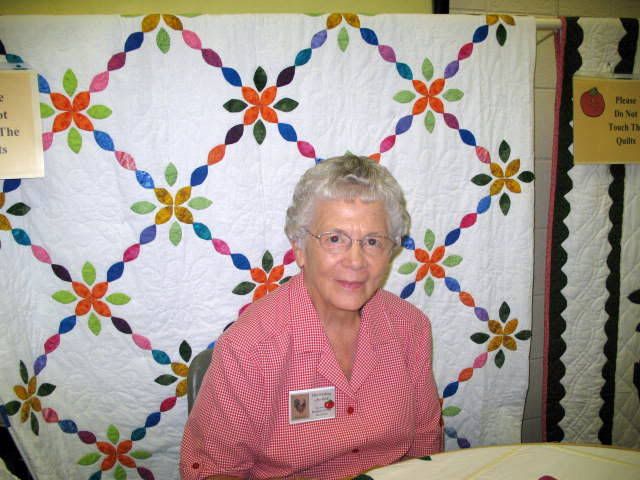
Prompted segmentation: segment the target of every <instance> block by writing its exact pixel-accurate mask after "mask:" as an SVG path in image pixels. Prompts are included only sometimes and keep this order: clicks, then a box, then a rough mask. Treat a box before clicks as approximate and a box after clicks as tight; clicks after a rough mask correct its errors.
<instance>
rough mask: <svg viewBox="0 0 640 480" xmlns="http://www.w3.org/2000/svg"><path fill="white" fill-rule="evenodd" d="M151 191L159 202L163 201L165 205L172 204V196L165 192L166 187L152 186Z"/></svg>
mask: <svg viewBox="0 0 640 480" xmlns="http://www.w3.org/2000/svg"><path fill="white" fill-rule="evenodd" d="M153 191H154V193H155V194H156V198H157V199H158V201H159V202H160V203H163V204H165V205H173V197H172V196H171V194H170V193H169V192H167V189H166V188H154V189H153Z"/></svg>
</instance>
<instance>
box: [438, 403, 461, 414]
mask: <svg viewBox="0 0 640 480" xmlns="http://www.w3.org/2000/svg"><path fill="white" fill-rule="evenodd" d="M461 411H462V409H461V408H460V407H454V406H453V405H451V406H449V407H447V408H445V409H443V410H442V416H443V417H455V416H456V415H458V414H459V413H460V412H461Z"/></svg>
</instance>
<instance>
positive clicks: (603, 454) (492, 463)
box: [358, 443, 640, 480]
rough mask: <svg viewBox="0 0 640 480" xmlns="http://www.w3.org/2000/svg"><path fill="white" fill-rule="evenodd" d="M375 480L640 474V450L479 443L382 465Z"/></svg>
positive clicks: (634, 479)
mask: <svg viewBox="0 0 640 480" xmlns="http://www.w3.org/2000/svg"><path fill="white" fill-rule="evenodd" d="M368 477H369V478H371V479H373V480H407V479H416V480H417V479H421V478H429V479H432V478H443V479H444V478H446V479H460V478H469V479H478V480H483V479H487V480H488V479H491V480H500V479H509V480H513V479H533V480H554V479H555V480H565V479H578V480H589V479H616V480H619V479H629V480H639V479H640V450H631V449H625V448H617V447H607V446H602V445H576V444H570V443H528V444H518V445H503V446H493V447H476V448H469V449H464V450H456V451H452V452H445V453H440V454H437V455H432V456H430V457H426V459H425V460H422V459H412V460H406V461H403V462H398V463H395V464H393V465H388V466H386V467H381V468H376V469H373V470H370V471H368V472H366V474H363V475H362V476H360V477H358V478H359V479H360V480H365V479H367V478H368Z"/></svg>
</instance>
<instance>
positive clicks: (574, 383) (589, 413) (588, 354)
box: [544, 18, 640, 448]
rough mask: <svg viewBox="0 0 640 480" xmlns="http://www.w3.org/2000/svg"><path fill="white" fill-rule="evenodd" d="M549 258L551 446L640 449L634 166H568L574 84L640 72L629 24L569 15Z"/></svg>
mask: <svg viewBox="0 0 640 480" xmlns="http://www.w3.org/2000/svg"><path fill="white" fill-rule="evenodd" d="M558 47H559V48H557V49H556V50H557V52H558V60H559V62H560V65H559V66H560V68H559V72H558V78H559V88H558V92H559V97H558V101H557V102H556V111H557V114H556V146H555V148H554V165H553V170H552V172H553V173H552V184H551V207H550V219H549V222H550V223H549V232H550V235H549V245H548V250H547V252H548V261H547V295H546V329H547V331H548V338H547V339H546V348H545V355H546V358H545V361H546V367H545V383H546V385H545V394H544V395H545V410H546V412H545V415H544V428H545V430H546V439H547V440H549V441H563V440H565V441H569V442H585V443H602V444H606V445H618V446H624V447H633V448H640V305H639V304H640V214H639V212H640V169H639V168H638V167H639V165H622V164H618V165H604V164H603V165H584V164H583V165H574V157H573V131H572V116H573V110H572V109H573V106H572V97H573V98H576V99H577V98H579V96H580V95H581V93H583V92H572V78H573V76H574V75H576V74H580V73H585V72H588V73H589V74H591V75H593V74H597V73H603V74H610V73H617V74H632V73H637V72H639V71H640V61H639V59H638V54H639V53H640V52H639V51H638V20H637V19H596V18H567V19H566V20H565V21H564V22H563V29H562V32H561V35H560V36H559V37H558Z"/></svg>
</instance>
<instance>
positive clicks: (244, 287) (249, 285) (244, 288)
mask: <svg viewBox="0 0 640 480" xmlns="http://www.w3.org/2000/svg"><path fill="white" fill-rule="evenodd" d="M254 288H256V284H255V283H253V282H240V283H239V284H238V285H236V286H235V288H234V289H233V290H232V291H233V293H235V294H236V295H246V294H247V293H249V292H251V291H252V290H253V289H254Z"/></svg>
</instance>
